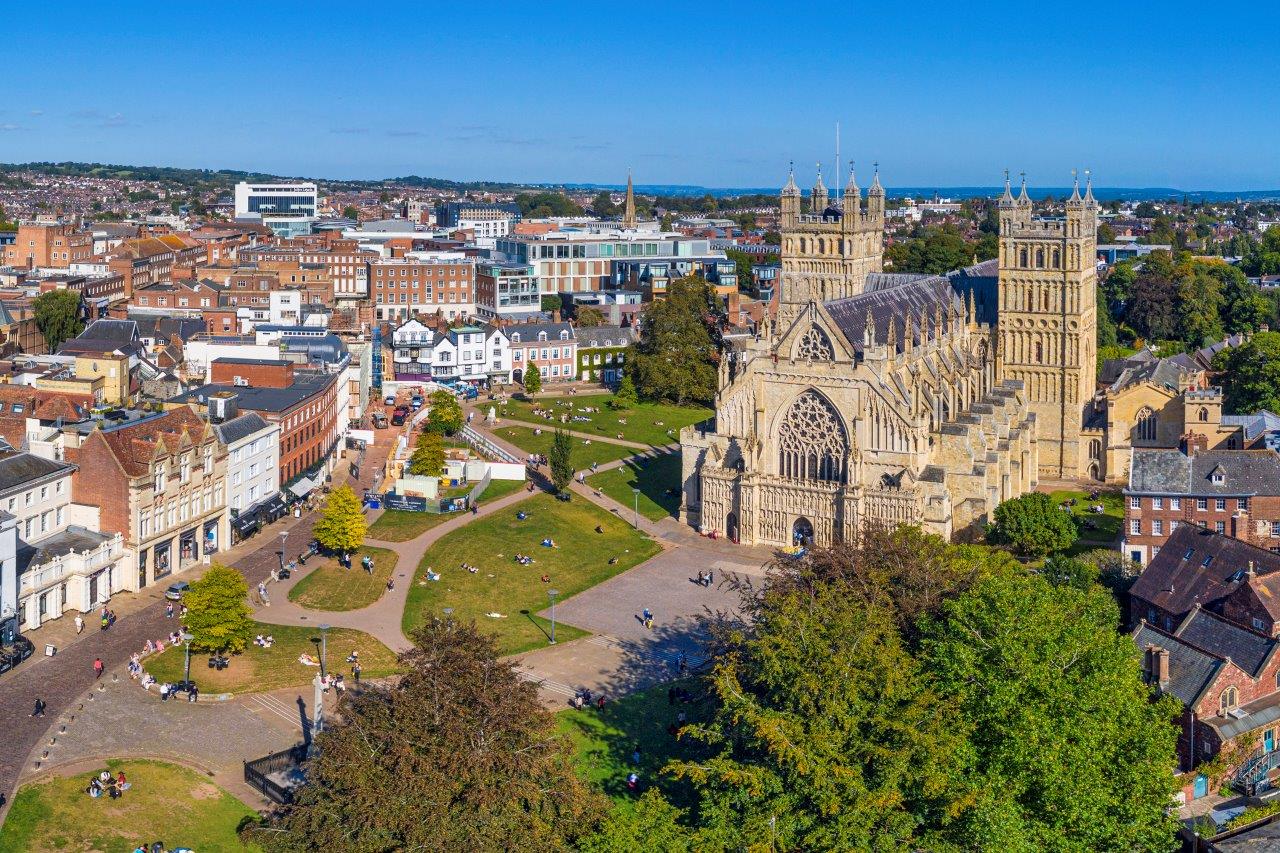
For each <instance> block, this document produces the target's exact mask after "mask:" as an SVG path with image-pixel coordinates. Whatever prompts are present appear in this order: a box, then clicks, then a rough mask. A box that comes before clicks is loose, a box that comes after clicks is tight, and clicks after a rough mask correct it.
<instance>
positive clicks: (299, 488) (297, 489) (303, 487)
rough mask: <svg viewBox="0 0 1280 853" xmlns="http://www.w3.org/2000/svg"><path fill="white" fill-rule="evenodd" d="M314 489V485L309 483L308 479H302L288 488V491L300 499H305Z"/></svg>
mask: <svg viewBox="0 0 1280 853" xmlns="http://www.w3.org/2000/svg"><path fill="white" fill-rule="evenodd" d="M315 487H316V484H315V483H313V482H311V478H310V477H303V478H302V479H301V480H299V481H298V482H296V483H294V484H293V485H292V486H290V487H289V491H291V492H293V493H294V494H295V495H297V496H298V497H300V498H305V497H306V496H307V495H308V494H309V493H310V492H311V490H312V489H314V488H315Z"/></svg>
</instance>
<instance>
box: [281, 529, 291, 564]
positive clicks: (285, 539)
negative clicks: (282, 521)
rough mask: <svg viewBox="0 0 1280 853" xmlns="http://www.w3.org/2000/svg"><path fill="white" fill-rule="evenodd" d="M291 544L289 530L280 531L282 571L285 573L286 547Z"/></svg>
mask: <svg viewBox="0 0 1280 853" xmlns="http://www.w3.org/2000/svg"><path fill="white" fill-rule="evenodd" d="M288 544H289V531H287V530H282V531H280V572H281V574H283V573H284V549H285V548H286V547H287V546H288Z"/></svg>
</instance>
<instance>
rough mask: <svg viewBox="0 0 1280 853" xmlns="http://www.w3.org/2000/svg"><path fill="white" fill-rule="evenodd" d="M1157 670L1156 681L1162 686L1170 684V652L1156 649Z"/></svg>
mask: <svg viewBox="0 0 1280 853" xmlns="http://www.w3.org/2000/svg"><path fill="white" fill-rule="evenodd" d="M1155 665H1156V666H1155V668H1156V681H1158V682H1159V683H1160V684H1162V685H1164V684H1168V683H1169V650H1168V649H1162V648H1159V647H1157V648H1156V649H1155Z"/></svg>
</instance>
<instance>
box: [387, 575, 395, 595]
mask: <svg viewBox="0 0 1280 853" xmlns="http://www.w3.org/2000/svg"><path fill="white" fill-rule="evenodd" d="M395 588H396V582H395V580H394V579H393V578H387V592H390V591H391V590H393V589H395Z"/></svg>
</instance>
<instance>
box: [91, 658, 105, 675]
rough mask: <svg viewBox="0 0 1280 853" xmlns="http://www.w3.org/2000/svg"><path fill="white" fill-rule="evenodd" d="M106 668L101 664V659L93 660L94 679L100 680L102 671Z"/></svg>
mask: <svg viewBox="0 0 1280 853" xmlns="http://www.w3.org/2000/svg"><path fill="white" fill-rule="evenodd" d="M106 668H107V667H106V665H105V664H103V662H102V658H94V659H93V677H94V678H101V677H102V671H103V670H104V669H106Z"/></svg>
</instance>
